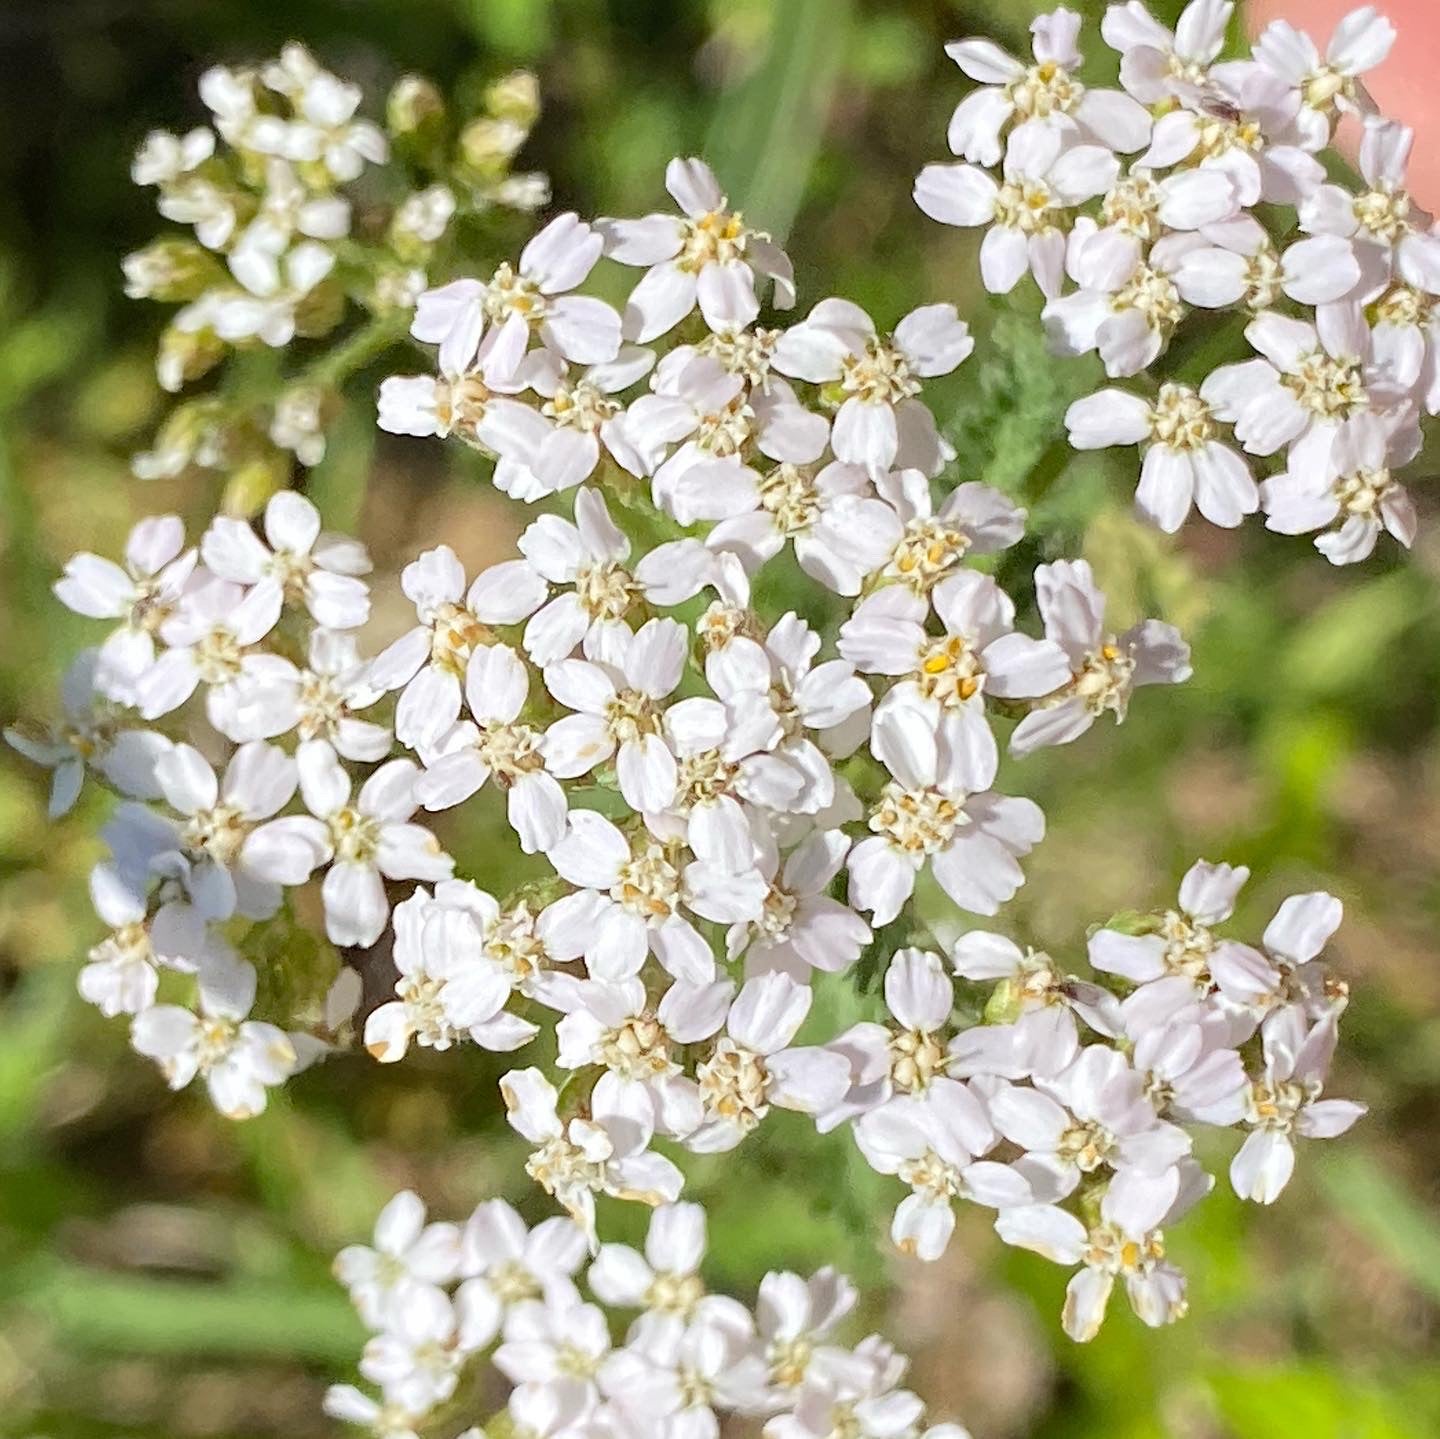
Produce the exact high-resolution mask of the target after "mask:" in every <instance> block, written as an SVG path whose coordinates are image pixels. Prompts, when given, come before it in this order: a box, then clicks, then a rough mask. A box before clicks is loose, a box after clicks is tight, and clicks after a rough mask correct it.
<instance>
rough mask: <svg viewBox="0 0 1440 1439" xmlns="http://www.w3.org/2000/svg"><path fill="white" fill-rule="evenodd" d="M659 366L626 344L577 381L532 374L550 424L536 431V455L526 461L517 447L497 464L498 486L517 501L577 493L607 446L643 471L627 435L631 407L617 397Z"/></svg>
mask: <svg viewBox="0 0 1440 1439" xmlns="http://www.w3.org/2000/svg"><path fill="white" fill-rule="evenodd" d="M654 363H655V354H654V352H653V351H652V350H645V349H641V348H640V347H639V346H638V345H622V346H621V347H620V351H619V353H618V354H617V355H616V356H615V358H614V359H613V360H609V361H607V362H606V363H604V364H597V365H591V366H590V367H589V368H588V369H587V370H586V371H585V372H584V373H583V374H582V375H580V376H579V377H578V378H575V379H572V378H569V377H567V376H564V375H560V374H557V373H554V372H552V371H549V370H546V369H544V368H543V367H537V368H536V373H534V374H527V376H526V378H527V380H528V382H529V385H530V388H531V389H533V390H535V391H536V393H537V394H540V395H542V396H544V403H543V404H542V405H541V406H540V415H541V417H542V418H543V419H545V420H548V421H549V422H550V423H549V425H548V427H545V428H543V429H541V428H538V427H537V428H536V429H535V433H534V437H533V440H532V442H531V443H532V445H533V453H530V454H529V455H527V456H524V457H523V458H522V457H521V455H520V454H519V452H518V451H516V450H513V449H512V450H511V452H509V453H507V455H506V456H505V457H504V458H503V459H502V462H501V463H500V464H499V465H497V466H496V468H495V476H494V480H495V485H496V488H497V489H499V490H501V491H502V492H503V493H505V494H507V495H510V496H511V497H512V498H514V499H517V500H538V499H540V498H541V497H542V496H544V495H552V494H558V493H560V492H561V491H563V490H568V489H573V488H574V487H575V486H576V485H578V484H580V483H582V482H583V481H584V480H587V479H589V478H590V476H591V474H593V473H594V470H595V466H596V465H597V464H599V463H600V447H601V445H602V444H603V445H604V446H605V448H606V449H608V450H609V451H610V453H611V455H613V456H614V458H615V460H616V461H617V463H619V464H621V465H623V466H624V467H625V468H626V469H631V470H633V469H636V468H638V462H637V460H636V458H635V456H634V453H633V450H632V447H631V444H630V441H629V439H628V438H627V437H626V434H625V418H626V416H625V406H624V405H623V404H622V403H621V402H620V401H619V400H617V399H615V398H613V397H614V396H615V395H616V394H618V393H619V392H620V391H621V390H626V389H629V388H630V386H631V385H633V384H634V383H635V382H636V381H637V380H640V379H642V378H643V377H644V376H645V375H646V374H648V373H649V370H650V368H651V366H652V365H654Z"/></svg>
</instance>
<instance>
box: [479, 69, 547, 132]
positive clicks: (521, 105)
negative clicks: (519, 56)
mask: <svg viewBox="0 0 1440 1439" xmlns="http://www.w3.org/2000/svg"><path fill="white" fill-rule="evenodd" d="M485 108H486V110H488V111H489V112H490V114H491V115H493V116H494V117H495V118H496V119H497V120H510V121H513V122H514V123H515V124H517V125H521V126H523V127H524V128H525V129H526V130H529V128H530V127H531V126H532V125H533V124H534V123H535V121H536V120H537V119H538V118H539V116H540V82H539V80H537V79H536V78H535V76H534V75H533V74H532V73H531V72H530V71H529V70H516V71H515V72H514V73H513V74H510V75H506V76H505V78H504V79H502V80H497V81H496V82H495V83H494V84H493V85H491V86H490V88H489V89H488V90H486V92H485Z"/></svg>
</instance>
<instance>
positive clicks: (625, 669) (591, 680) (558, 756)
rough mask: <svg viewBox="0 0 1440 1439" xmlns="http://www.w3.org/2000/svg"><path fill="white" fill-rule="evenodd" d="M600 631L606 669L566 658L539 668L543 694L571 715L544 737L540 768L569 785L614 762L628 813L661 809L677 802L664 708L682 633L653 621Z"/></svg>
mask: <svg viewBox="0 0 1440 1439" xmlns="http://www.w3.org/2000/svg"><path fill="white" fill-rule="evenodd" d="M604 633H605V636H606V642H605V646H604V648H605V652H606V658H607V661H608V662H607V663H595V662H593V661H591V660H580V659H568V660H557V661H556V662H555V663H554V664H551V665H546V667H545V688H546V689H547V690H549V691H550V693H551V694H552V695H554V697H555V698H556V699H557V700H559V701H560V703H561V704H563V705H564V706H566V708H567V709H571V710H574V711H576V713H575V714H572V715H568V716H567V717H565V718H564V719H560V720H556V721H555V723H554V724H552V725H551V726H550V727H549V729H547V730H546V731H545V739H544V745H543V753H544V756H545V765H546V768H547V769H549V771H550V773H551V774H554V775H557V776H559V777H560V778H561V779H573V778H575V777H576V776H577V775H582V774H588V773H590V771H591V770H593V769H594V768H595V767H596V766H597V765H601V764H605V763H608V762H609V761H610V760H611V759H612V758H613V759H614V761H615V773H616V777H617V779H618V781H619V785H620V793H621V794H622V795H623V796H624V797H625V802H626V803H627V804H628V805H629V806H630V807H631V808H632V809H634V810H637V811H641V812H644V811H647V810H662V809H666V808H667V807H668V806H669V805H670V804H672V803H673V802H674V799H675V788H676V783H677V779H678V768H677V765H676V760H675V755H674V753H673V752H672V751H671V749H670V748H669V746H668V744H667V743H666V738H665V730H664V725H663V724H662V722H661V718H662V713H663V703H662V702H663V701H664V700H665V699H666V697H667V696H668V695H669V694H670V693H671V692H672V691H673V690H674V689H675V687H676V686H677V685H678V684H679V683H680V676H681V674H682V673H683V672H684V668H685V651H686V643H687V640H688V638H689V634H688V631H687V630H686V629H685V627H684V626H683V625H681V624H678V623H677V622H676V621H675V620H670V619H658V620H650V621H648V622H647V623H646V624H644V625H642V626H641V627H640V629H639V630H637V631H635V632H634V633H633V634H632V633H631V631H629V630H628V629H626V628H625V627H624V626H623V625H617V626H613V627H611V628H610V629H607V630H606V631H605V632H604Z"/></svg>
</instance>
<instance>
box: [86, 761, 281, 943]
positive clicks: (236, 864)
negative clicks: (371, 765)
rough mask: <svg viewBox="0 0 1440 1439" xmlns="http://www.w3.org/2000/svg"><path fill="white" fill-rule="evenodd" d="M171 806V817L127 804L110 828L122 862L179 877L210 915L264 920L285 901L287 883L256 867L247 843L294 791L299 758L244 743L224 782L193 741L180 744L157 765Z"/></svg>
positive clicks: (202, 910) (203, 911)
mask: <svg viewBox="0 0 1440 1439" xmlns="http://www.w3.org/2000/svg"><path fill="white" fill-rule="evenodd" d="M155 777H156V779H157V780H158V781H159V783H160V788H161V789H162V790H163V791H164V795H165V799H166V801H167V802H168V803H169V805H170V807H171V808H172V809H174V810H176V811H178V813H179V814H180V815H181V816H182V817H183V818H182V819H181V821H180V822H178V823H176V822H174V821H170V820H166V819H164V818H162V817H161V816H160V815H157V814H155V813H154V812H153V811H151V810H148V809H144V808H142V807H141V806H139V805H121V806H120V808H119V809H117V810H116V812H115V818H114V820H113V821H112V824H111V826H110V827H109V829H108V830H107V834H108V835H109V836H110V837H111V847H112V849H114V851H115V854H116V858H117V861H119V862H120V864H121V866H122V868H127V869H129V870H130V872H132V873H133V872H136V871H139V872H141V873H144V872H145V871H151V872H159V873H164V874H172V875H174V877H176V878H179V879H180V880H181V882H182V883H183V884H184V886H185V889H186V892H187V893H188V894H189V895H190V898H191V901H192V903H193V904H194V905H195V907H196V909H197V910H199V911H200V913H201V914H203V915H204V916H205V918H206V919H215V920H221V919H228V918H229V917H230V916H231V915H232V914H234V913H235V912H236V911H237V910H238V911H239V912H240V913H241V914H243V915H245V916H246V917H247V918H254V919H263V918H268V917H269V916H270V915H271V914H273V913H274V912H275V910H276V908H277V907H278V906H279V903H280V887H279V885H277V884H272V883H270V882H269V881H268V880H267V879H266V878H265V877H264V876H263V875H262V874H261V873H260V872H259V871H258V870H256V869H254V868H252V867H251V865H250V862H249V859H248V858H247V856H246V854H245V847H246V845H247V844H248V843H249V842H250V840H251V839H252V838H253V837H254V834H255V833H257V832H258V829H259V828H262V827H263V822H264V821H266V820H269V819H270V818H271V816H272V815H275V814H277V813H278V812H279V811H280V810H282V809H283V808H284V807H285V806H286V805H287V804H288V803H289V802H290V798H291V796H292V795H293V794H294V793H295V784H296V770H295V761H294V760H293V759H291V758H290V756H289V755H287V754H286V753H285V752H284V751H283V750H282V749H280V748H279V747H278V746H277V745H271V744H264V743H262V742H260V741H258V740H257V741H254V742H252V743H250V744H244V745H241V746H240V748H239V749H237V750H236V751H235V753H234V754H233V755H232V756H231V757H230V762H229V764H228V765H227V766H226V768H225V779H224V783H223V785H222V784H221V782H220V781H219V780H217V778H216V776H215V771H214V770H213V769H212V768H211V767H210V764H209V762H208V761H207V760H206V759H205V757H204V756H203V755H202V754H201V753H200V752H199V750H196V749H194V748H192V747H191V746H190V745H187V744H178V745H175V746H174V747H173V748H172V749H171V750H169V751H168V752H167V753H166V754H164V755H162V756H161V757H160V759H159V760H158V761H157V763H156V766H155Z"/></svg>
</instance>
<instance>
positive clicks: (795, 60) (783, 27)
mask: <svg viewBox="0 0 1440 1439" xmlns="http://www.w3.org/2000/svg"><path fill="white" fill-rule="evenodd" d="M854 10H855V3H854V0H786V3H784V4H783V5H778V6H776V8H775V15H774V28H773V29H772V31H771V34H770V45H769V49H768V50H767V51H766V53H765V58H764V59H763V60H762V61H761V62H760V64H759V65H758V66H757V68H756V69H755V70H754V71H753V72H752V73H751V74H750V75H749V76H747V77H746V79H744V80H743V81H742V82H741V83H740V84H739V85H737V86H735V88H734V89H732V90H729V91H727V92H726V93H725V94H724V95H722V96H721V98H720V102H719V104H718V105H716V107H715V116H714V119H713V120H712V122H711V125H710V133H709V135H708V137H707V139H706V142H705V154H706V158H707V159H708V160H709V161H710V163H711V165H713V166H714V169H715V173H716V174H717V175H718V176H719V178H720V182H721V184H722V185H723V186H724V188H725V191H726V193H727V195H728V196H729V197H730V202H731V204H732V205H734V206H735V208H736V209H739V210H743V211H744V212H745V216H746V218H747V219H748V220H749V221H750V222H751V223H752V224H755V225H759V226H761V227H763V228H764V229H766V230H768V231H769V232H770V234H771V235H773V236H774V238H775V239H776V240H782V241H783V239H784V238H785V236H786V235H787V234H788V233H789V230H790V226H791V225H792V224H793V223H794V220H795V215H796V213H797V212H798V211H799V208H800V202H801V200H802V199H803V197H804V194H805V186H806V183H807V181H808V180H809V178H810V171H811V168H812V166H813V165H814V163H815V158H816V155H817V154H818V152H819V149H820V141H821V138H822V137H823V135H824V131H825V121H826V117H827V115H828V113H829V109H830V100H831V97H832V96H833V95H834V92H835V86H836V82H837V81H838V79H839V76H840V72H841V65H842V62H843V60H844V58H845V49H846V44H847V41H848V39H849V35H850V29H851V24H852V20H853V17H854Z"/></svg>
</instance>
